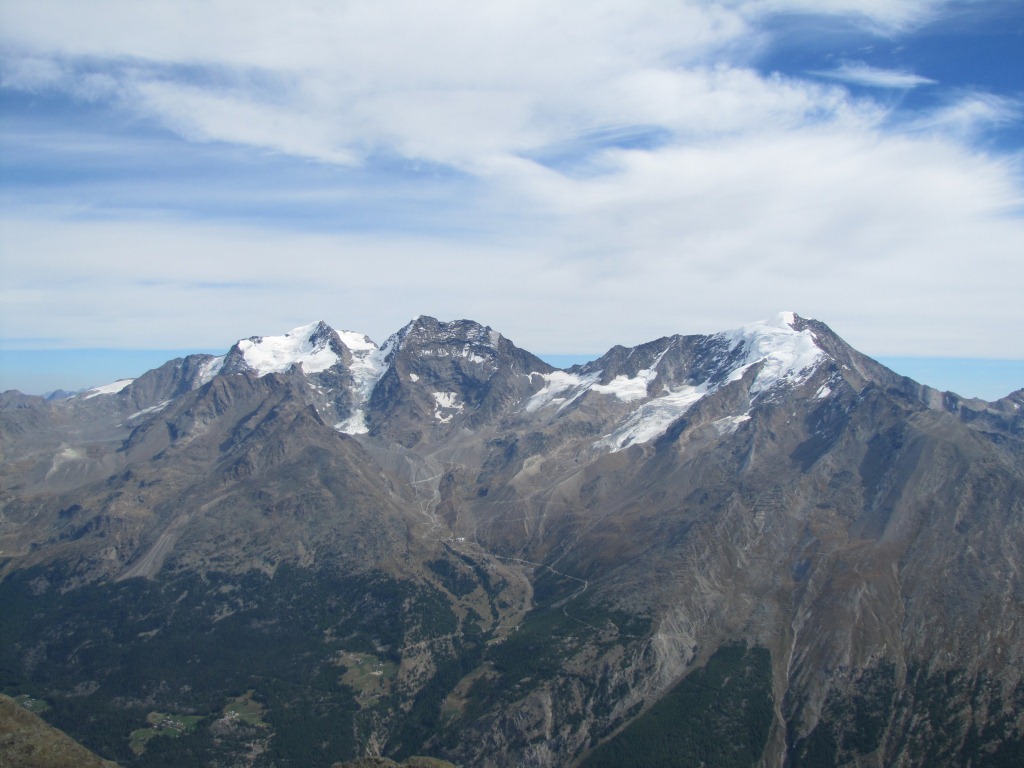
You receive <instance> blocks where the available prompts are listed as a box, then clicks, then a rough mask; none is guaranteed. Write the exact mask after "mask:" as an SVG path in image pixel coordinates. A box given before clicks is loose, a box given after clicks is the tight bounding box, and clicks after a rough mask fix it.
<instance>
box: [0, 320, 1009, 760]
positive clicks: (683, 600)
mask: <svg viewBox="0 0 1024 768" xmlns="http://www.w3.org/2000/svg"><path fill="white" fill-rule="evenodd" d="M1022 406H1024V390H1022V391H1018V392H1016V393H1013V394H1012V395H1010V396H1008V397H1007V398H1004V399H1003V400H1000V401H998V402H995V403H985V402H981V401H977V400H965V399H962V398H960V397H958V396H956V395H954V394H952V393H940V392H937V391H935V390H932V389H930V388H928V387H924V386H922V385H920V384H917V383H916V382H913V381H911V380H909V379H906V378H903V377H900V376H897V375H896V374H894V373H893V372H891V371H889V370H888V369H886V368H884V367H883V366H881V365H879V364H878V363H876V362H874V361H872V360H871V359H869V358H867V357H865V356H863V355H861V354H860V353H858V352H857V351H855V350H853V349H852V348H850V347H849V346H848V345H847V344H846V343H845V342H843V341H842V339H840V338H839V337H838V336H836V335H835V334H834V333H833V332H832V331H831V330H830V329H829V328H828V327H827V326H825V325H824V324H822V323H820V322H817V321H813V320H806V319H803V318H800V317H799V316H796V315H793V314H790V313H783V314H781V315H779V316H777V317H776V318H773V319H772V320H770V321H765V322H762V323H755V324H751V325H749V326H745V327H743V328H740V329H737V330H734V331H728V332H723V333H719V334H714V335H710V336H673V337H667V338H663V339H658V340H656V341H652V342H650V343H647V344H644V345H641V346H638V347H635V348H632V349H627V348H622V347H615V348H612V349H611V350H609V352H608V353H607V354H605V355H604V356H602V357H601V358H599V359H597V360H595V361H592V362H591V363H588V364H586V365H584V366H577V367H574V368H572V369H568V370H555V369H553V368H552V367H551V366H549V365H547V364H545V363H543V362H542V361H541V360H539V359H538V358H536V357H534V356H533V355H531V354H529V353H528V352H526V351H524V350H521V349H518V348H517V347H515V345H514V344H512V343H511V342H510V341H509V340H507V339H505V338H504V337H503V336H501V335H500V334H498V333H497V332H495V331H493V330H491V329H489V328H485V327H482V326H480V325H478V324H476V323H472V322H469V321H458V322H452V323H444V322H440V321H437V320H434V319H433V318H427V317H421V318H417V319H416V320H414V321H412V322H411V323H410V324H409V325H407V326H406V327H405V328H403V329H402V330H400V331H399V332H398V333H396V334H395V335H394V336H392V337H391V338H390V339H388V340H387V341H386V342H385V344H384V345H383V346H382V347H380V348H378V347H377V346H376V345H375V344H373V343H372V342H371V341H369V340H368V339H367V338H366V337H365V336H362V335H361V334H355V333H350V332H338V331H334V330H333V329H331V328H329V327H328V326H326V325H325V324H323V323H313V324H311V325H309V326H303V327H302V328H298V329H295V331H293V332H291V333H290V334H286V335H285V336H281V337H267V338H258V337H254V338H252V339H247V340H242V341H239V342H238V343H237V344H236V345H235V346H234V347H232V349H231V350H230V351H229V352H228V353H226V354H225V355H224V356H221V357H212V356H208V355H196V356H190V357H188V358H184V359H182V360H176V361H171V362H169V363H167V364H166V365H164V366H163V367H161V368H159V369H156V370H155V371H151V372H149V373H147V374H145V375H143V376H141V377H140V378H138V379H135V380H134V381H130V382H119V383H117V384H114V385H109V386H108V387H103V388H98V389H96V390H91V391H90V392H86V393H82V394H79V395H76V396H74V397H71V398H69V399H67V400H62V401H44V400H42V399H41V398H29V397H25V396H22V395H17V394H15V393H6V394H5V395H4V396H3V401H2V405H0V451H2V454H3V462H2V470H0V503H2V510H0V558H2V560H0V569H2V570H0V573H2V575H3V579H4V580H3V581H2V582H0V591H2V592H3V593H4V594H3V595H2V597H3V599H4V600H5V601H6V604H7V605H11V606H13V608H12V610H11V611H9V612H7V617H8V618H7V619H6V620H5V619H0V630H2V632H3V635H2V636H0V639H2V641H3V642H2V643H0V646H2V647H3V648H4V651H3V652H2V654H0V672H2V675H3V678H2V679H3V685H4V687H5V689H6V690H9V692H17V693H21V692H24V693H32V694H34V695H38V696H41V697H45V698H47V699H48V700H49V701H51V703H52V704H53V709H52V718H53V719H54V721H55V722H57V723H58V724H60V725H61V726H62V727H64V728H65V730H68V732H70V733H72V734H73V735H75V736H76V737H78V738H80V739H81V740H82V741H83V742H84V743H86V744H87V745H89V746H92V747H93V748H94V749H96V750H97V751H99V752H100V753H101V754H104V756H109V757H111V758H116V759H118V760H119V761H120V762H122V763H123V764H138V765H145V764H147V760H150V761H155V760H156V757H155V755H157V753H158V752H157V750H158V745H159V743H160V741H159V740H153V741H150V742H149V744H151V745H153V746H152V747H147V748H146V750H145V751H144V752H142V753H141V754H134V753H133V752H131V751H129V750H128V744H129V739H128V735H129V733H130V731H131V729H130V728H127V727H126V726H124V725H118V723H122V722H127V721H131V720H132V718H135V720H136V721H143V722H144V721H145V718H146V716H147V713H148V712H152V711H159V712H170V711H174V712H182V713H186V712H187V713H190V714H194V715H196V716H202V717H203V718H205V720H202V723H201V724H200V726H198V727H197V729H196V731H195V732H194V733H190V734H182V735H180V736H179V737H177V741H176V742H174V747H175V748H174V749H171V748H170V747H168V748H167V752H165V753H161V759H162V760H164V762H163V763H162V764H168V765H169V764H173V762H166V760H167V759H168V756H169V755H171V754H177V755H178V758H177V759H179V760H182V761H184V760H186V759H211V756H214V757H216V759H217V760H220V761H222V762H223V763H224V764H239V765H240V764H252V765H278V764H281V765H283V764H287V763H288V761H289V760H296V759H301V760H303V761H305V764H309V765H316V764H322V765H330V764H331V763H332V762H334V761H339V760H343V759H347V758H351V757H355V756H358V755H362V754H369V755H375V754H386V755H388V756H391V757H395V758H398V759H401V758H403V757H407V756H409V755H412V754H425V753H426V754H433V755H436V756H438V757H443V758H445V759H449V760H452V761H454V762H456V763H458V764H461V765H466V766H468V765H479V766H500V765H536V766H541V765H568V764H572V763H574V762H576V761H580V760H584V761H590V762H589V763H588V764H593V765H600V764H603V763H601V762H600V761H601V760H603V759H605V758H604V757H602V755H605V754H611V753H610V752H607V750H614V749H618V748H619V747H618V746H617V745H622V744H635V743H639V744H643V743H647V744H650V743H651V742H652V739H650V738H646V737H645V738H644V739H639V740H637V739H634V740H633V741H630V739H632V738H633V737H632V736H631V733H633V732H637V733H639V732H640V731H636V729H645V728H646V729H650V728H651V727H652V726H651V723H654V722H657V718H658V717H662V715H659V714H658V712H660V711H662V710H664V709H665V707H670V706H674V705H671V704H669V703H666V702H671V701H676V700H680V701H681V700H683V699H685V697H686V696H692V695H694V694H692V692H691V693H687V691H688V690H689V689H687V688H686V685H687V682H686V681H687V680H693V679H696V678H694V677H693V672H694V670H701V669H703V670H705V674H706V676H707V679H709V680H719V681H720V683H716V684H715V685H717V686H718V687H717V688H716V687H715V685H712V686H710V687H708V688H707V690H709V691H712V693H708V694H707V696H710V697H711V698H710V699H701V701H703V702H704V703H703V704H701V705H700V706H697V705H694V704H687V706H686V710H687V711H694V710H695V708H696V709H701V707H704V710H702V711H707V712H713V711H716V708H719V709H720V708H721V707H720V705H721V703H722V702H724V701H727V700H729V701H731V700H733V699H730V698H729V697H734V698H735V697H739V698H736V699H735V700H736V701H742V702H747V703H748V704H750V706H749V707H747V706H746V705H744V706H737V707H731V711H734V712H738V713H741V714H742V718H745V719H742V718H741V720H742V721H737V722H730V723H724V722H721V723H718V725H715V724H714V723H713V722H710V721H709V722H710V724H709V722H703V721H702V724H700V725H699V726H698V725H694V729H696V731H704V732H708V731H709V730H710V731H714V729H715V728H721V729H722V733H720V734H718V736H717V737H716V738H717V740H718V742H719V744H721V743H723V740H724V743H726V744H731V743H732V741H736V740H737V739H739V741H742V742H743V743H742V744H741V743H739V742H737V743H736V744H735V750H734V755H735V760H736V762H735V763H734V764H758V765H764V766H782V765H810V764H821V765H845V764H857V765H879V766H881V765H940V764H948V765H962V764H967V763H970V764H972V765H1002V764H1013V761H1014V760H1015V759H1017V757H1018V756H1020V755H1021V754H1022V753H1021V750H1022V749H1024V741H1022V731H1024V715H1022V714H1021V713H1022V712H1024V684H1022V681H1021V669H1024V664H1022V657H1024V632H1022V626H1024V624H1022V619H1024V609H1022V605H1024V580H1022V576H1021V574H1020V571H1019V564H1020V563H1021V562H1022V561H1024V558H1022V555H1024V552H1022V549H1024V412H1022ZM111 606H116V607H114V608H112V607H111ZM737 644H739V645H737ZM105 647H109V648H114V649H116V652H114V651H110V652H107V653H104V652H102V651H101V650H100V649H102V648H105ZM736 647H738V648H747V649H748V651H747V652H746V653H742V652H732V651H726V650H722V649H729V648H736ZM231 648H235V649H238V650H239V651H241V650H243V649H244V656H245V657H246V658H245V659H244V663H243V660H242V659H239V658H237V655H232V654H231V653H230V652H229V650H228V649H231ZM110 653H115V655H117V657H118V658H120V659H121V661H120V662H118V663H117V664H113V663H112V662H111V659H110ZM720 653H721V654H724V655H720ZM154 658H158V659H164V658H169V659H176V660H177V663H170V662H167V663H163V662H161V663H157V664H153V663H148V664H147V661H149V662H152V660H153V659H154ZM730 664H734V665H739V666H738V667H735V670H740V669H743V670H746V672H744V673H742V674H737V673H736V671H735V670H734V671H732V672H728V671H727V672H722V673H720V674H719V672H716V671H715V670H721V669H726V670H733V667H729V665H730ZM722 665H725V666H724V667H723V666H722ZM716 675H717V677H716ZM743 680H748V681H750V685H751V686H753V687H751V688H750V689H749V690H747V689H735V686H736V685H737V684H738V683H737V681H743ZM760 680H764V681H767V682H766V683H765V686H761V684H760V683H758V682H757V681H760ZM680 681H683V682H682V683H680ZM691 685H692V684H691ZM730 686H732V687H730ZM246 691H251V692H252V701H255V702H259V703H260V706H261V707H262V708H263V710H264V711H265V713H266V714H265V717H264V718H263V720H260V721H259V722H258V723H256V724H253V723H248V724H247V722H248V721H246V722H241V723H240V722H239V721H237V720H234V721H232V720H231V718H230V716H229V715H228V714H227V712H228V711H229V710H230V707H231V706H232V704H231V702H232V701H236V700H237V697H238V696H239V695H241V694H243V693H245V692H246ZM701 695H704V694H701ZM716 696H717V697H718V698H717V699H716V698H715V697H716ZM673 697H676V698H673ZM679 697H683V698H679ZM686 700H687V701H689V699H686ZM762 700H763V701H762ZM658 701H661V702H663V703H662V704H660V705H659V707H661V708H662V709H661V710H659V709H658V708H657V707H655V708H651V706H652V705H653V704H654V703H655V702H658ZM86 702H88V703H89V706H91V707H94V708H98V709H97V711H99V712H101V714H100V715H96V716H95V717H93V718H92V720H91V721H90V719H89V718H87V717H84V716H83V715H82V714H81V707H82V706H84V704H85V703H86ZM716 702H717V703H716ZM758 702H762V703H761V704H758ZM755 704H756V706H755ZM231 711H233V710H231ZM764 713H767V715H765V714H764ZM300 715H301V716H300ZM737 717H740V715H737ZM677 720H678V719H677ZM695 722H696V721H695ZM119 728H120V730H119ZM737 729H739V730H743V732H744V733H749V738H747V737H743V739H740V737H738V736H736V735H735V734H736V733H737V732H738V730H737ZM744 729H745V730H744ZM656 730H657V729H656ZM661 730H662V731H663V730H664V729H661ZM643 732H645V733H646V732H647V731H643ZM659 732H660V731H659ZM166 738H168V739H170V737H166ZM744 739H745V740H744ZM186 744H187V745H188V747H187V749H185V748H184V747H183V746H182V745H186ZM313 745H315V746H313ZM599 745H606V746H602V747H601V748H600V749H598V750H596V751H594V750H595V748H596V747H598V746H599ZM695 745H696V746H695ZM704 748H705V747H700V745H699V744H697V742H694V744H691V745H690V746H687V747H685V749H684V748H683V747H678V748H677V747H673V749H677V752H678V754H683V752H686V750H697V751H696V752H692V754H698V753H699V749H704ZM637 749H638V748H637V747H629V754H631V755H633V756H634V757H635V758H636V759H637V761H638V762H636V763H635V764H638V765H642V764H644V760H645V759H646V758H645V757H644V754H643V751H642V749H640V751H639V752H638V751H637ZM104 750H106V751H105V752H104ZM678 750H682V751H678ZM686 754H691V752H686ZM700 754H705V753H700ZM716 754H717V753H716ZM183 755H187V756H188V757H187V758H186V757H183ZM709 755H711V753H707V754H705V756H704V757H701V758H695V759H703V760H704V761H705V762H709V761H710V762H718V763H720V764H724V763H721V761H722V760H724V759H725V758H723V757H722V756H721V755H718V756H709ZM743 755H756V758H751V760H752V762H751V760H748V759H747V758H745V757H743ZM588 756H589V757H588ZM680 759H682V758H680ZM730 759H732V758H730ZM616 760H617V761H618V763H617V764H622V762H621V761H622V758H621V756H620V757H617V758H616ZM744 761H746V762H744ZM180 764H187V762H182V763H180ZM627 764H628V763H627ZM681 764H682V763H681Z"/></svg>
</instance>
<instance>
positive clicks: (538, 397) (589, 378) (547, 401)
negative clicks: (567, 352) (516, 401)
mask: <svg viewBox="0 0 1024 768" xmlns="http://www.w3.org/2000/svg"><path fill="white" fill-rule="evenodd" d="M534 376H540V377H541V378H542V379H544V381H546V382H547V383H546V384H545V385H544V388H543V389H541V390H540V391H539V392H537V393H536V394H534V395H533V396H532V397H531V398H530V399H529V400H527V401H526V404H525V405H524V406H523V409H524V410H525V411H526V412H527V413H533V412H534V411H538V410H540V409H541V408H543V407H544V406H546V405H553V404H557V405H559V409H561V408H564V407H565V406H566V405H568V404H569V403H571V402H572V401H573V400H575V399H576V398H578V397H579V396H580V395H582V394H583V393H584V392H586V391H587V389H589V388H590V387H591V386H593V385H594V384H596V383H597V381H598V379H600V377H601V372H600V371H597V372H595V373H590V374H587V375H586V376H579V375H578V374H575V373H567V372H566V371H552V372H551V373H538V372H537V371H534V372H533V373H531V374H530V378H533V377H534ZM573 389H575V390H577V391H576V393H575V395H574V396H573V397H571V398H565V397H559V395H561V394H562V393H563V392H568V391H569V390H573Z"/></svg>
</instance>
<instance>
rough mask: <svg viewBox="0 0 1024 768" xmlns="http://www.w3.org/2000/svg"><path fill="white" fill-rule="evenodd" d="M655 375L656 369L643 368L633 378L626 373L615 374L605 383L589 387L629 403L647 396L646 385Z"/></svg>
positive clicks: (656, 375) (656, 374)
mask: <svg viewBox="0 0 1024 768" xmlns="http://www.w3.org/2000/svg"><path fill="white" fill-rule="evenodd" d="M659 359H660V358H659ZM657 377H658V372H657V371H655V370H654V369H653V368H645V369H643V370H642V371H637V374H636V376H635V377H633V378H629V377H628V376H626V375H620V376H616V377H615V378H614V379H612V380H611V381H609V382H608V383H607V384H594V385H593V386H591V387H590V389H591V390H593V391H594V392H600V393H602V394H606V395H615V396H616V397H617V398H619V400H621V401H622V402H624V403H629V402H632V401H633V400H642V399H643V398H645V397H647V387H648V386H649V385H650V383H651V382H652V381H654V380H655V379H656V378H657Z"/></svg>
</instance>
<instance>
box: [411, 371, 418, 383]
mask: <svg viewBox="0 0 1024 768" xmlns="http://www.w3.org/2000/svg"><path fill="white" fill-rule="evenodd" d="M419 380H420V377H419V376H417V375H416V374H415V373H410V374H409V381H412V382H417V381H419Z"/></svg>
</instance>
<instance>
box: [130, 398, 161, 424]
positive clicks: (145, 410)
mask: <svg viewBox="0 0 1024 768" xmlns="http://www.w3.org/2000/svg"><path fill="white" fill-rule="evenodd" d="M170 404H171V401H170V400H164V401H163V402H162V403H157V404H156V405H151V406H150V407H149V408H143V409H142V410H141V411H136V412H135V413H133V414H132V415H131V416H129V417H128V419H127V420H128V421H131V420H132V419H137V418H139V417H140V416H145V415H146V414H147V413H157V412H159V411H162V410H163V409H164V408H166V407H167V406H168V405H170Z"/></svg>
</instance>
